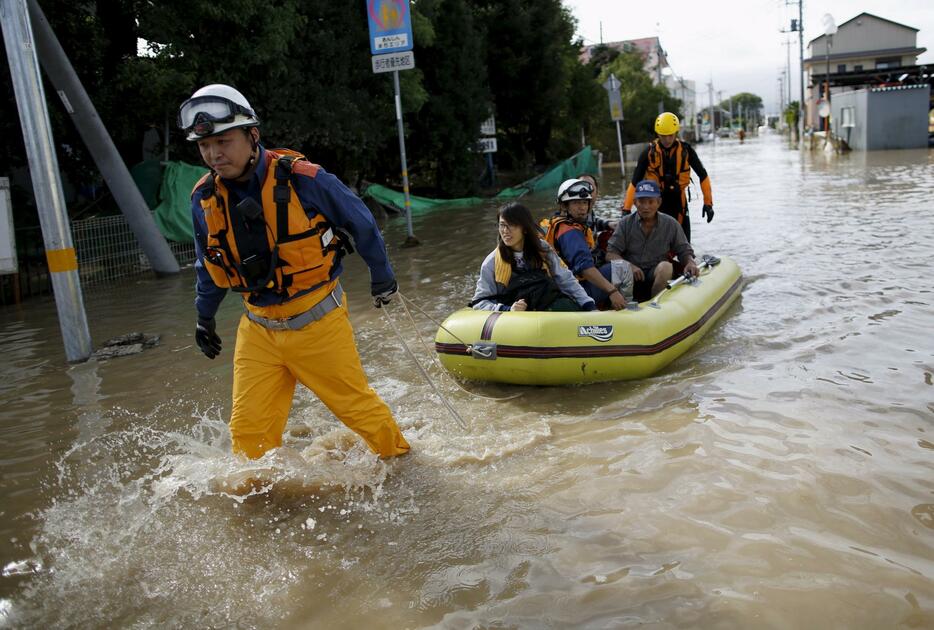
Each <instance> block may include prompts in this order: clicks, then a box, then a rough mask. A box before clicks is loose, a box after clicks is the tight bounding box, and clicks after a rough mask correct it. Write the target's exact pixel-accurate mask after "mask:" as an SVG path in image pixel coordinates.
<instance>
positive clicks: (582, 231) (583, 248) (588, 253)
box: [540, 214, 596, 276]
mask: <svg viewBox="0 0 934 630" xmlns="http://www.w3.org/2000/svg"><path fill="white" fill-rule="evenodd" d="M540 225H541V227H542V228H544V229H545V241H547V242H548V244H549V245H551V246H552V247H554V248H555V251H556V252H558V256H560V257H561V260H563V261H564V263H565V264H566V265H567V266H568V268H569V269H570V270H571V272H572V273H573V274H574V275H575V276H580V275H581V274H582V273H583V272H584V271H586V270H587V269H590V268H591V267H593V266H594V260H593V249H594V247H595V246H596V243H595V241H594V237H593V230H591V229H590V228H589V227H587V226H585V225H581V224H580V223H577V222H576V221H572V220H571V219H569V218H568V217H567V216H566V215H564V214H560V215H556V216H553V217H551V218H549V219H543V220H542V222H541V224H540Z"/></svg>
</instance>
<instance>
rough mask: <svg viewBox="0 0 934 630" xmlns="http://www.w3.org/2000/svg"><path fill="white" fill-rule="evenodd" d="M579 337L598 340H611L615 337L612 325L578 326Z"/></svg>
mask: <svg viewBox="0 0 934 630" xmlns="http://www.w3.org/2000/svg"><path fill="white" fill-rule="evenodd" d="M577 336H578V337H590V338H591V339H595V340H597V341H609V340H610V339H612V338H613V327H612V326H578V327H577Z"/></svg>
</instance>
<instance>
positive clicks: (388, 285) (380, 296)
mask: <svg viewBox="0 0 934 630" xmlns="http://www.w3.org/2000/svg"><path fill="white" fill-rule="evenodd" d="M398 290H399V285H398V284H396V279H395V278H393V279H392V280H388V281H386V282H382V283H380V284H374V285H373V286H372V287H371V288H370V294H371V295H372V296H373V306H375V307H376V308H382V307H383V304H389V302H390V301H391V300H392V296H393V294H394V293H395V292H396V291H398Z"/></svg>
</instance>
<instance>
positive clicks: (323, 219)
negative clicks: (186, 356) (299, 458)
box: [178, 84, 409, 458]
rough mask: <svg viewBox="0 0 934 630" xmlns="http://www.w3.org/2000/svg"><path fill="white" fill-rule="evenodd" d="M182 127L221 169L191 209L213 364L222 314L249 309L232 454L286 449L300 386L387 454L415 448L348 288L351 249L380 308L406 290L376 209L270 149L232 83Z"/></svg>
mask: <svg viewBox="0 0 934 630" xmlns="http://www.w3.org/2000/svg"><path fill="white" fill-rule="evenodd" d="M178 122H179V127H181V128H182V129H183V130H184V131H185V132H186V133H187V134H188V135H187V139H188V140H190V141H194V142H197V143H198V149H199V150H200V152H201V157H202V159H203V160H204V162H205V164H206V165H207V166H208V168H210V169H211V172H210V173H209V174H208V175H205V176H204V178H202V179H201V181H200V182H198V184H197V185H196V186H195V189H194V191H193V193H192V206H191V211H192V218H193V221H194V231H195V253H196V255H197V261H196V263H195V269H196V272H197V297H196V299H195V307H196V309H197V311H198V325H197V328H196V332H195V340H196V341H197V343H198V347H199V348H200V349H201V351H202V352H203V353H204V354H205V356H207V357H208V358H209V359H213V358H214V357H216V356H217V355H218V354H219V353H220V351H221V339H220V337H219V336H218V334H217V332H216V331H215V322H214V315H215V313H216V312H217V309H218V307H219V306H220V303H221V300H223V299H224V296H225V295H226V293H227V291H228V289H229V290H232V291H234V292H236V293H239V294H240V295H241V297H242V298H243V303H244V306H245V308H246V313H245V314H244V315H243V316H242V317H241V319H240V324H239V327H238V329H237V341H236V346H235V348H234V358H233V361H234V382H233V407H232V411H231V417H230V434H231V438H232V442H233V451H234V452H235V453H239V454H242V455H245V456H247V457H249V458H258V457H261V456H262V455H263V454H264V453H266V452H267V451H268V450H270V449H273V448H276V447H278V446H281V445H282V433H283V431H284V429H285V426H286V423H287V421H288V416H289V411H290V409H291V406H292V397H293V394H294V390H295V384H296V382H301V383H302V384H303V385H305V386H306V387H308V388H309V389H310V390H312V391H313V392H314V393H315V394H316V395H317V396H318V398H320V399H321V401H322V402H323V403H324V404H325V405H327V407H328V408H329V409H330V410H331V411H332V412H333V413H334V415H335V416H337V417H338V419H340V420H341V422H343V423H344V424H345V425H347V426H348V427H349V428H350V429H352V430H353V431H354V432H356V433H357V434H358V435H360V436H361V437H362V438H363V439H364V440H365V441H366V443H367V445H368V446H369V447H370V449H372V450H373V451H374V452H376V453H378V454H379V455H380V456H381V457H392V456H394V455H401V454H403V453H406V452H408V450H409V445H408V443H407V442H406V440H405V438H404V437H403V435H402V433H401V432H400V430H399V427H398V426H397V425H396V422H395V420H394V419H393V417H392V413H391V412H390V410H389V408H388V407H387V405H386V403H384V402H383V401H382V400H381V399H380V398H379V396H378V395H377V394H376V392H375V391H373V389H372V388H370V386H369V384H368V383H367V379H366V375H365V374H364V372H363V367H362V365H361V363H360V357H359V355H358V353H357V348H356V344H355V343H354V337H353V330H352V328H351V326H350V321H349V319H348V317H347V306H346V299H345V296H344V292H343V289H342V288H341V284H340V280H339V276H340V273H341V271H342V265H341V257H342V256H343V255H344V254H346V253H348V252H352V251H353V250H352V248H351V242H353V243H354V244H355V245H356V249H357V251H358V252H359V253H360V255H361V256H362V257H363V259H364V260H365V261H366V263H367V266H368V267H369V270H370V281H371V292H372V294H373V297H374V304H375V306H376V307H377V308H379V307H381V306H382V305H384V304H388V303H389V301H390V298H391V296H392V294H393V293H395V292H396V290H397V285H396V280H395V277H394V275H393V271H392V268H391V267H390V265H389V260H388V258H387V255H386V248H385V245H384V243H383V239H382V237H381V235H380V233H379V230H378V228H377V226H376V224H375V223H374V221H373V217H372V215H371V214H370V212H369V210H368V209H367V208H366V206H365V205H364V204H363V202H361V201H360V199H358V198H357V197H356V196H355V195H354V194H353V193H352V192H351V191H350V190H349V189H348V188H347V187H346V186H344V185H343V184H342V183H341V182H340V181H339V180H338V179H337V178H336V177H334V176H333V175H331V174H330V173H328V172H326V171H325V170H324V169H323V168H321V167H320V166H317V165H316V164H312V163H311V162H309V161H308V160H306V159H305V158H304V157H303V156H301V155H299V154H297V153H295V152H293V151H288V150H275V151H272V150H267V149H265V148H264V147H263V146H262V145H260V143H259V119H258V117H257V116H256V113H255V112H254V111H253V109H252V107H251V106H250V104H249V102H248V101H247V100H246V98H245V97H244V96H243V95H242V94H241V93H240V92H238V91H237V90H235V89H234V88H232V87H230V86H227V85H219V84H215V85H208V86H205V87H203V88H201V89H200V90H198V91H197V92H195V93H194V94H193V95H192V97H191V98H190V99H188V100H187V101H185V102H184V103H183V104H182V105H181V107H180V108H179V117H178ZM351 239H352V241H351Z"/></svg>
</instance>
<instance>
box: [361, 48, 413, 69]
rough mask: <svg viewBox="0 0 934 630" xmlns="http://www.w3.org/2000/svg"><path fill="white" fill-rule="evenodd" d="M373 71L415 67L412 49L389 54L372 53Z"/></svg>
mask: <svg viewBox="0 0 934 630" xmlns="http://www.w3.org/2000/svg"><path fill="white" fill-rule="evenodd" d="M370 59H372V60H373V72H393V71H395V70H411V69H412V68H414V67H415V55H414V54H412V51H411V50H409V51H406V52H404V53H392V54H389V55H374V56H372V57H370Z"/></svg>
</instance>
